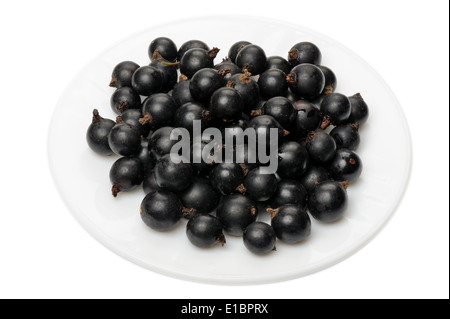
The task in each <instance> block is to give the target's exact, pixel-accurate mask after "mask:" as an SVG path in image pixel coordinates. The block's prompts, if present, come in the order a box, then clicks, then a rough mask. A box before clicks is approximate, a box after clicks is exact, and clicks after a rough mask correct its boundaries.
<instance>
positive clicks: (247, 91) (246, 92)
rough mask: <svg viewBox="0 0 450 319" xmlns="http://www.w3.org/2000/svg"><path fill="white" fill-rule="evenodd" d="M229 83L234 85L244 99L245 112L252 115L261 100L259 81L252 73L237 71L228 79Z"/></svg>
mask: <svg viewBox="0 0 450 319" xmlns="http://www.w3.org/2000/svg"><path fill="white" fill-rule="evenodd" d="M228 85H229V86H232V87H234V88H235V89H236V90H237V91H238V92H239V93H240V94H241V96H242V99H243V100H244V113H245V114H247V115H250V113H251V111H252V110H254V109H256V106H257V104H258V102H259V100H260V96H259V86H258V83H257V82H256V81H255V80H254V79H253V78H252V77H251V73H249V72H244V73H236V74H234V75H232V76H231V77H230V78H229V80H228Z"/></svg>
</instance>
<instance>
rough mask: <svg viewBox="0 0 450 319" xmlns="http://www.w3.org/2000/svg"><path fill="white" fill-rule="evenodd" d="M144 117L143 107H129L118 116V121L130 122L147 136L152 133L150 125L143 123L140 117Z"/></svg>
mask: <svg viewBox="0 0 450 319" xmlns="http://www.w3.org/2000/svg"><path fill="white" fill-rule="evenodd" d="M141 117H142V113H141V109H128V110H126V111H125V112H123V113H122V114H121V115H120V116H118V117H117V118H116V122H117V123H123V122H125V123H128V124H131V125H133V126H135V127H136V128H137V129H138V130H139V132H140V134H141V136H144V137H147V136H148V134H149V133H150V125H149V124H148V123H147V124H141V122H140V121H139V119H140V118H141Z"/></svg>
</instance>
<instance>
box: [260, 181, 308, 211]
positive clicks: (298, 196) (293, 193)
mask: <svg viewBox="0 0 450 319" xmlns="http://www.w3.org/2000/svg"><path fill="white" fill-rule="evenodd" d="M307 196H308V191H307V190H306V188H305V187H304V186H303V185H302V183H301V182H300V181H298V180H295V179H282V180H280V181H279V182H278V187H277V191H276V192H275V194H273V196H272V197H271V198H270V200H269V201H268V205H269V206H270V207H271V208H279V207H281V206H283V205H286V204H294V205H298V206H300V207H303V208H305V207H306V203H307V202H306V200H307Z"/></svg>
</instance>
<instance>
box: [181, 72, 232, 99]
mask: <svg viewBox="0 0 450 319" xmlns="http://www.w3.org/2000/svg"><path fill="white" fill-rule="evenodd" d="M223 77H224V73H221V72H219V71H217V70H216V69H213V68H203V69H201V70H199V71H197V72H196V73H195V74H194V75H193V76H192V79H191V81H190V83H189V90H190V91H191V95H192V97H193V98H194V99H195V100H196V101H198V102H203V103H205V102H209V100H210V98H211V95H212V94H213V93H214V92H215V91H216V90H218V89H219V88H221V87H223V86H224V85H225V80H224V78H223Z"/></svg>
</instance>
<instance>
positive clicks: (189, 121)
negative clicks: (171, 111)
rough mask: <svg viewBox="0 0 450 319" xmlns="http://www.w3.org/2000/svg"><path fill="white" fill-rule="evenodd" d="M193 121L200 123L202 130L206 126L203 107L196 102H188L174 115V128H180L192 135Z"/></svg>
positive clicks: (206, 119) (206, 121) (206, 120)
mask: <svg viewBox="0 0 450 319" xmlns="http://www.w3.org/2000/svg"><path fill="white" fill-rule="evenodd" d="M194 121H200V123H201V126H202V128H205V127H206V126H207V125H208V124H207V123H208V118H207V116H206V115H205V110H204V109H203V106H202V105H201V104H199V103H196V102H189V103H186V104H184V105H182V106H181V107H180V108H178V110H177V111H176V113H175V119H174V123H175V127H182V128H185V129H187V130H188V131H189V132H190V133H192V130H193V127H194Z"/></svg>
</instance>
